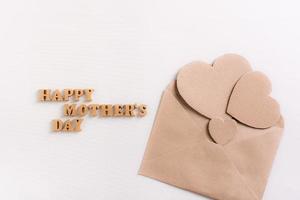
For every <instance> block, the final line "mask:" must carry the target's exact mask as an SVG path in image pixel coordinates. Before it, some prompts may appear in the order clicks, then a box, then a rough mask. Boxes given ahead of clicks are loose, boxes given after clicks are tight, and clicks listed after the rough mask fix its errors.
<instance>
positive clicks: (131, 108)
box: [124, 104, 135, 117]
mask: <svg viewBox="0 0 300 200" xmlns="http://www.w3.org/2000/svg"><path fill="white" fill-rule="evenodd" d="M124 108H125V116H126V117H132V116H134V113H133V111H134V109H135V105H130V104H126V105H125V106H124Z"/></svg>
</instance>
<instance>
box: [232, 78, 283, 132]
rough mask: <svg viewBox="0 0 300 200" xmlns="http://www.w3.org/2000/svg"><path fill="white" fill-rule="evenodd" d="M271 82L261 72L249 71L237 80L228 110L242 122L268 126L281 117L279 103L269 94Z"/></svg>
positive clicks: (255, 125) (263, 126) (262, 126)
mask: <svg viewBox="0 0 300 200" xmlns="http://www.w3.org/2000/svg"><path fill="white" fill-rule="evenodd" d="M271 91H272V88H271V82H270V81H269V79H268V78H267V77H266V76H265V75H264V74H262V73H261V72H249V73H247V74H245V75H244V76H242V78H241V79H240V80H239V81H238V82H237V84H236V86H235V87H234V90H233V92H232V95H231V97H230V101H229V105H228V109H227V112H228V113H229V114H230V115H231V116H233V117H234V118H236V119H238V120H239V121H241V122H242V123H245V124H247V125H249V126H252V127H255V128H268V127H271V126H273V125H274V124H276V123H277V122H278V120H279V119H280V110H279V104H278V103H277V102H276V101H275V100H274V99H273V98H271V97H270V96H269V94H270V93H271Z"/></svg>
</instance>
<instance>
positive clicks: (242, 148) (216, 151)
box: [139, 55, 283, 200]
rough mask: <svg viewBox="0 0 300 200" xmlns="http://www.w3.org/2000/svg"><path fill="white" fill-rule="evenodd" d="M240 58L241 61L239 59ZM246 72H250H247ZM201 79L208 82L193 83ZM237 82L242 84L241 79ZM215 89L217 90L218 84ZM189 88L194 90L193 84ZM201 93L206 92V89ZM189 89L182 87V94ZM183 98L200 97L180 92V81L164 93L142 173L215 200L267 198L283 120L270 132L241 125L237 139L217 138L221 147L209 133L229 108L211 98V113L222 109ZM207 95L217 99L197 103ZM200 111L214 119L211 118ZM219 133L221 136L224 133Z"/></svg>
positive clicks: (200, 95)
mask: <svg viewBox="0 0 300 200" xmlns="http://www.w3.org/2000/svg"><path fill="white" fill-rule="evenodd" d="M230 56H231V55H230ZM225 57H226V55H225ZM223 58H224V57H223ZM235 58H237V59H239V60H241V59H240V58H239V56H236V57H235ZM224 59H225V60H226V58H224ZM242 60H243V59H242ZM223 63H225V62H223ZM228 63H230V62H228ZM242 63H244V62H242ZM226 65H227V64H226ZM224 68H225V66H224ZM226 68H227V67H226ZM229 68H230V67H228V69H229ZM242 68H244V66H242ZM245 71H246V72H245V73H247V70H245ZM234 74H235V73H234ZM198 75H199V74H198ZM242 75H243V74H241V76H242ZM199 77H201V78H205V77H203V76H192V77H191V78H199ZM223 77H224V78H225V77H226V76H223ZM236 79H237V81H238V80H239V79H240V77H236ZM186 80H187V79H186ZM231 81H232V79H231ZM196 83H198V82H197V81H196V82H195V84H196ZM235 84H236V83H234V84H233V85H232V87H234V85H235ZM207 85H209V84H207ZM212 86H214V87H215V86H216V84H215V83H214V84H212ZM186 87H191V85H189V84H187V86H186ZM220 87H221V86H220ZM228 87H229V84H228ZM200 88H201V89H203V87H201V86H200ZM195 89H196V88H194V90H195ZM184 90H185V89H184V88H182V91H184ZM217 90H218V89H217ZM227 90H228V91H229V90H230V89H229V88H227ZM231 90H232V89H231ZM185 91H187V90H185ZM204 91H206V90H204ZM182 94H185V95H187V94H190V95H192V96H193V95H194V93H189V92H187V93H185V92H184V93H182V92H181V93H180V92H179V91H178V86H177V84H176V81H173V82H172V83H171V84H170V85H169V86H168V87H167V89H166V90H165V91H164V93H163V96H162V99H161V102H160V106H159V109H158V112H157V115H156V119H155V122H154V125H153V128H152V132H151V135H150V138H149V141H148V144H147V148H146V151H145V154H144V158H143V161H142V164H141V167H140V170H139V174H141V175H143V176H147V177H150V178H153V179H156V180H159V181H161V182H164V183H167V184H170V185H173V186H176V187H179V188H182V189H185V190H189V191H192V192H195V193H198V194H201V195H204V196H207V197H210V198H212V199H219V200H260V199H262V198H263V193H264V190H265V186H266V183H267V179H268V176H269V173H270V170H271V167H272V162H273V159H274V157H275V153H276V150H277V148H278V145H279V142H280V138H281V135H282V132H283V119H282V118H281V119H280V120H278V121H277V123H276V124H275V125H274V126H272V127H269V128H265V129H258V128H253V127H250V126H248V125H244V124H243V123H240V122H239V121H236V133H235V135H234V136H233V137H232V138H231V140H230V141H228V142H227V143H226V142H222V141H223V140H218V139H215V138H216V137H214V140H217V141H216V142H218V141H219V142H220V141H221V142H220V143H225V144H217V143H215V141H214V140H212V138H211V136H210V134H212V135H213V134H214V133H209V130H208V129H209V126H208V124H209V122H210V121H213V120H214V119H213V120H210V118H220V117H219V115H220V114H222V113H224V112H225V111H226V109H225V108H223V106H225V104H224V103H218V102H217V101H216V100H211V101H210V99H207V101H206V103H205V102H204V101H203V103H205V105H204V104H203V105H204V106H208V107H209V108H213V106H212V105H213V104H215V103H217V104H218V105H219V106H218V109H213V111H212V112H211V110H209V109H207V108H204V107H201V106H200V107H198V106H199V105H202V104H194V103H197V101H193V100H192V101H189V100H187V99H188V97H187V96H186V97H185V98H184V97H183V96H182ZM207 94H208V95H212V93H211V94H210V93H204V94H201V93H200V92H199V93H198V95H194V96H193V98H197V99H200V98H204V99H206V98H207V97H206V96H205V95H207ZM227 95H228V94H227V93H226V95H225V93H222V94H221V93H220V97H221V96H222V97H223V98H225V99H228V100H229V97H228V96H227ZM217 96H218V95H217ZM229 96H230V95H229ZM210 97H213V96H210ZM219 100H220V101H225V100H224V99H219ZM191 102H194V103H192V104H191ZM210 104H212V105H210ZM203 105H202V106H203ZM225 107H226V106H225ZM199 112H200V113H202V112H204V113H206V115H209V116H211V117H209V118H208V117H205V116H204V114H203V113H202V114H203V115H202V114H200V113H199ZM214 115H216V116H214ZM258 117H259V116H258ZM228 118H229V116H226V115H224V117H223V118H222V119H223V120H224V119H228ZM212 123H213V122H212ZM220 126H221V125H220ZM212 127H216V126H214V125H213V126H212ZM225 127H226V126H225ZM229 127H231V126H229ZM210 129H211V130H213V129H215V128H210ZM211 132H213V131H211ZM217 132H218V134H220V130H218V131H217Z"/></svg>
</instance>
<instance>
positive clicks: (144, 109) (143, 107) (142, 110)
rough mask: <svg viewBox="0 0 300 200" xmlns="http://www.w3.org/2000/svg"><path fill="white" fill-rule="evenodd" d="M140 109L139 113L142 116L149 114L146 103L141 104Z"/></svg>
mask: <svg viewBox="0 0 300 200" xmlns="http://www.w3.org/2000/svg"><path fill="white" fill-rule="evenodd" d="M138 109H139V114H138V115H139V116H140V117H144V116H145V115H146V114H147V105H144V104H142V105H139V106H138Z"/></svg>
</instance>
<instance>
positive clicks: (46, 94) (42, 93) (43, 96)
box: [39, 89, 51, 101]
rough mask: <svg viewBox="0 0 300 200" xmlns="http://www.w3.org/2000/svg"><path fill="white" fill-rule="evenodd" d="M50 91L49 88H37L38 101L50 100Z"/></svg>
mask: <svg viewBox="0 0 300 200" xmlns="http://www.w3.org/2000/svg"><path fill="white" fill-rule="evenodd" d="M50 92H51V90H45V89H43V90H39V101H51V99H50Z"/></svg>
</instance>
